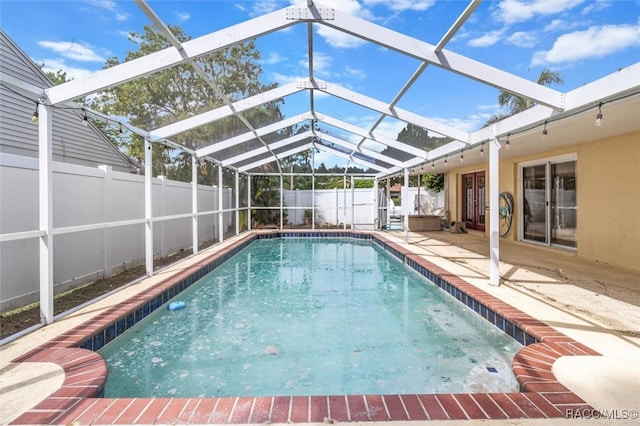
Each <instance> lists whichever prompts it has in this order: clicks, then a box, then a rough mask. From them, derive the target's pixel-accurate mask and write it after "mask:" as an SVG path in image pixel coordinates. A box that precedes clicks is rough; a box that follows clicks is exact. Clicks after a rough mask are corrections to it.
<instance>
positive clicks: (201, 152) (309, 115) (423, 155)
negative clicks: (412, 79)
mask: <svg viewBox="0 0 640 426" xmlns="http://www.w3.org/2000/svg"><path fill="white" fill-rule="evenodd" d="M314 119H315V120H316V121H319V122H323V123H326V124H328V125H330V126H333V127H337V128H340V129H342V130H345V131H347V132H350V133H353V134H356V135H359V136H362V137H366V138H367V139H369V140H372V141H374V142H378V143H380V144H383V145H386V146H389V147H392V148H395V149H398V150H401V151H403V152H407V153H409V154H411V155H413V156H416V157H419V158H420V159H427V158H428V156H427V152H426V151H424V150H422V149H419V148H416V147H414V146H411V145H408V144H406V143H403V142H398V141H397V140H395V139H392V138H390V137H388V136H384V135H380V134H376V133H371V132H367V130H365V129H363V128H361V127H357V126H354V125H352V124H349V123H346V122H344V121H342V120H338V119H336V118H333V117H331V116H328V115H326V114H322V113H313V112H311V111H308V112H305V113H302V114H298V115H295V116H293V117H291V118H287V119H284V120H281V121H279V122H276V123H273V124H269V125H267V126H265V127H261V128H259V129H256V133H257V134H259V135H266V134H269V133H272V132H275V131H277V130H280V129H283V128H286V127H290V126H295V125H296V124H299V123H302V122H304V121H307V120H314ZM322 134H323V135H326V133H322ZM254 138H255V134H254V133H253V132H247V133H243V134H241V135H238V136H235V137H232V138H229V139H227V140H225V141H222V142H218V143H216V144H213V145H209V146H207V147H204V148H200V149H198V150H196V152H195V153H196V155H197V156H199V157H204V156H207V155H211V154H214V153H216V152H219V151H222V150H224V149H227V148H231V147H233V146H236V145H239V144H241V143H243V142H247V141H250V140H252V139H254ZM274 143H280V142H274ZM274 143H271V144H270V145H274ZM340 145H341V146H345V147H347V148H349V149H353V148H354V147H355V145H354V144H353V143H350V142H346V141H345V142H342V143H341V144H340ZM359 151H360V152H362V153H363V154H365V155H369V156H371V157H374V158H378V159H380V160H382V161H384V162H386V163H389V164H393V165H398V166H404V163H402V162H399V161H398V160H395V159H393V158H391V157H388V156H384V155H382V154H377V153H375V154H373V151H369V150H366V149H361V150H359ZM250 152H254V153H255V155H258V154H262V153H264V152H265V151H264V148H263V147H261V148H257V149H256V150H252V151H250ZM367 152H369V153H367ZM241 155H242V156H243V159H247V158H250V157H251V156H250V155H249V153H244V154H241ZM238 161H239V160H237V159H236V158H235V157H234V158H233V159H227V160H225V161H223V162H222V163H223V164H224V165H230V164H234V163H236V162H238ZM419 161H420V160H419ZM379 167H380V166H378V167H377V168H376V169H377V170H380V168H379Z"/></svg>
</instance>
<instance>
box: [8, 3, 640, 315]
mask: <svg viewBox="0 0 640 426" xmlns="http://www.w3.org/2000/svg"><path fill="white" fill-rule="evenodd" d="M135 3H136V5H137V6H138V7H139V9H140V11H141V13H144V14H145V15H146V16H147V17H148V20H149V23H150V25H152V26H153V27H154V28H155V31H157V32H158V33H159V34H161V36H162V38H163V43H162V46H159V48H158V49H156V51H153V52H152V53H147V54H145V55H138V56H137V57H131V58H127V60H125V61H122V62H118V63H112V64H110V66H109V67H107V68H105V69H103V70H101V71H99V72H96V73H94V74H92V75H89V76H87V77H85V78H78V79H75V80H72V81H68V82H65V83H62V84H59V85H56V86H52V87H49V88H46V89H45V90H42V89H39V88H38V87H35V86H33V85H32V84H30V83H27V82H24V81H21V80H20V79H19V78H17V77H15V76H11V75H10V73H8V72H5V71H3V73H2V83H3V86H6V87H10V88H11V90H12V91H17V92H20V93H21V94H22V96H26V97H29V98H30V99H32V100H33V102H35V105H36V114H35V115H36V116H37V119H38V125H37V140H38V160H37V164H33V167H32V169H33V170H34V173H36V174H35V175H34V176H35V177H34V178H33V179H32V181H30V182H27V183H26V184H27V185H32V187H33V188H34V189H35V193H37V194H38V195H37V200H33V199H31V200H30V201H29V203H30V205H37V206H38V207H37V210H33V212H32V213H31V216H33V217H31V218H30V219H27V222H29V223H31V224H32V226H31V227H29V226H27V225H25V227H23V228H21V229H16V230H15V231H12V232H10V233H5V234H3V235H1V236H0V238H1V240H0V242H1V243H2V244H3V245H4V248H3V254H5V253H6V254H7V256H6V257H5V259H4V262H5V264H6V265H3V268H4V267H5V266H7V269H5V272H4V273H5V277H4V278H5V282H10V281H12V280H13V281H14V282H18V281H20V282H25V281H26V282H29V281H31V282H34V283H39V284H35V285H36V286H37V287H38V288H34V289H31V290H30V291H29V292H27V293H29V294H39V300H40V303H41V310H42V316H43V321H44V322H46V323H50V322H52V321H53V319H54V315H53V295H54V287H55V288H56V290H55V292H59V291H62V290H64V289H65V288H69V287H70V286H71V285H72V284H73V283H77V282H79V280H80V281H81V279H82V278H84V279H85V281H90V280H91V279H95V278H98V277H101V276H110V275H111V274H112V273H115V272H117V271H118V270H119V269H122V268H123V267H126V266H127V265H130V264H133V263H135V262H136V261H138V262H143V263H144V264H145V265H146V271H147V274H148V275H153V273H154V259H156V258H157V257H159V256H162V255H166V254H168V253H169V252H171V251H175V250H181V249H192V250H193V252H194V253H197V252H198V250H199V249H200V247H202V245H203V244H208V243H219V242H222V241H224V240H225V239H227V238H229V237H231V236H233V235H236V234H239V233H241V232H245V231H247V230H252V229H257V228H272V229H273V228H275V229H286V228H301V229H303V228H307V229H318V228H341V229H347V228H349V229H367V230H385V229H388V230H402V231H403V232H405V235H406V233H407V232H408V231H409V228H408V226H404V225H403V224H407V223H408V219H409V215H413V214H423V215H433V216H437V217H442V218H443V219H444V218H445V211H446V209H447V206H446V203H445V199H444V197H443V196H442V194H440V195H439V194H438V193H436V192H433V191H427V190H426V189H425V188H424V187H422V186H421V185H420V183H419V182H418V181H417V180H416V178H415V177H416V176H420V175H424V174H428V173H434V174H438V173H446V171H447V159H451V158H453V157H454V156H455V157H456V158H458V157H460V158H462V157H464V159H465V161H467V162H474V161H475V162H477V163H478V164H479V163H480V162H487V161H488V164H489V168H488V170H489V172H488V176H487V190H488V194H493V195H492V196H491V197H489V199H488V200H487V205H488V213H487V214H488V215H487V226H488V229H490V232H489V244H490V246H491V248H492V250H491V263H490V265H489V268H490V270H491V277H492V278H491V281H492V282H493V283H497V282H498V262H499V251H498V247H499V243H498V241H499V235H498V229H499V226H498V221H499V199H498V196H497V194H498V193H499V187H498V181H499V179H498V176H499V155H500V152H499V149H500V148H501V146H502V145H504V143H505V140H506V141H508V140H509V137H510V135H518V134H520V135H521V136H523V137H524V136H526V135H527V134H529V133H532V132H534V131H536V132H537V131H538V130H539V129H538V128H539V127H540V126H542V124H543V123H544V126H545V129H546V125H547V121H549V122H551V121H554V122H557V121H559V120H561V119H563V117H567V118H570V117H573V118H571V119H575V117H576V116H579V115H580V114H585V116H587V115H588V116H589V117H591V115H592V111H593V108H594V105H598V103H600V104H602V102H603V100H604V101H605V102H606V100H607V96H612V95H613V94H614V93H613V92H607V91H606V90H599V91H593V92H589V93H587V92H586V91H583V92H579V93H575V94H573V95H571V96H569V95H567V94H565V93H562V92H559V91H557V90H554V89H552V88H549V87H545V86H541V85H539V84H537V83H535V82H532V81H529V80H526V79H524V78H521V77H518V76H516V75H514V74H510V73H508V72H505V71H503V70H500V69H497V68H495V67H492V66H490V65H487V64H484V63H482V62H480V61H477V60H474V59H471V58H469V57H466V56H464V55H461V54H458V53H455V52H453V51H450V50H447V44H448V42H449V41H450V40H451V39H452V38H453V37H454V35H455V34H456V33H457V32H458V31H459V30H460V29H461V28H462V26H463V25H464V24H465V22H466V21H467V20H468V19H469V18H470V17H471V16H472V15H473V13H474V11H475V10H476V8H477V7H478V6H479V4H480V1H476V0H474V1H470V2H469V3H468V4H466V5H465V7H464V8H461V12H460V14H459V16H457V18H456V19H453V20H452V22H450V23H449V27H448V28H447V29H446V30H445V31H444V32H442V33H441V34H440V37H439V39H438V40H435V41H434V42H433V43H429V42H427V41H423V40H419V39H416V38H413V37H410V36H407V35H404V34H402V33H399V32H396V31H393V30H391V29H388V28H386V27H385V26H383V25H378V24H376V23H373V22H369V21H367V20H365V19H362V18H360V17H356V16H352V15H349V14H346V13H343V12H341V11H339V10H336V9H333V8H330V7H326V6H324V5H322V3H321V2H316V1H313V0H307V1H306V2H301V3H300V4H297V5H295V6H290V7H285V8H283V9H281V10H277V11H275V12H271V13H268V14H265V15H262V16H258V17H256V18H254V19H251V20H248V21H245V22H241V23H239V24H236V25H233V26H231V27H228V28H218V29H214V31H213V32H212V33H209V34H206V35H202V36H199V37H196V38H193V39H189V38H188V37H184V34H182V33H181V32H177V31H176V30H175V28H174V27H171V26H170V25H168V24H167V23H166V22H164V21H163V20H162V19H161V18H160V17H159V15H158V14H156V12H155V11H154V9H153V8H152V7H151V5H150V4H149V3H147V2H146V1H143V0H137V1H135ZM212 7H215V3H213V4H212ZM283 31H287V32H289V34H293V35H294V36H293V38H295V39H296V40H298V41H299V42H298V43H296V44H295V45H292V46H291V48H292V49H294V48H295V49H300V51H299V52H297V53H298V55H297V56H298V57H304V58H306V60H305V66H306V75H305V76H303V77H301V78H296V79H292V81H291V82H289V83H286V84H282V85H276V84H264V83H260V82H259V81H258V80H249V79H248V77H247V78H245V77H244V75H243V73H242V72H240V71H238V70H233V71H234V72H235V74H233V75H230V74H229V73H230V70H229V68H226V67H225V66H224V65H225V64H226V65H228V64H227V63H226V62H225V61H226V60H227V59H228V58H229V55H231V54H232V52H235V53H238V52H239V51H242V49H247V46H248V45H250V44H251V43H253V42H254V41H255V40H260V39H262V38H269V37H274V35H276V34H278V33H281V32H283ZM319 31H331V32H336V33H339V34H341V35H343V36H344V37H346V38H347V39H353V40H357V42H358V43H365V44H370V45H371V46H372V47H375V51H376V52H378V53H379V55H380V56H379V57H378V58H375V57H370V58H367V60H366V64H367V66H368V67H369V69H370V71H371V73H372V74H373V73H374V70H375V67H376V61H377V60H384V61H397V62H398V64H402V66H403V68H402V69H411V70H412V71H411V72H408V73H407V72H405V71H402V72H398V75H394V76H382V77H388V78H386V79H385V78H382V79H381V80H380V79H379V80H377V83H375V84H384V85H385V91H386V92H387V94H388V99H386V100H382V99H376V98H373V97H371V96H370V95H369V94H368V93H366V92H365V93H363V91H366V85H364V84H363V85H362V86H361V87H360V88H353V87H345V86H342V85H340V84H337V83H335V82H333V81H332V80H331V78H326V77H325V76H328V77H330V73H326V72H325V71H326V69H325V67H326V64H325V63H324V61H325V59H326V58H325V56H324V54H323V52H322V51H318V49H317V48H316V43H317V41H316V35H317V34H318V32H319ZM354 60H355V59H354ZM263 66H265V67H266V66H268V64H267V63H266V62H264V63H263ZM320 69H321V70H322V73H320V72H319V70H320ZM246 72H247V74H249V73H251V72H252V71H251V70H249V69H247V70H246ZM319 74H320V75H322V76H323V77H325V78H323V79H321V78H319ZM442 76H447V77H450V78H451V80H445V81H451V82H453V83H449V84H457V82H469V84H473V85H474V87H475V86H482V87H489V88H491V89H492V90H496V91H498V90H504V91H507V92H509V93H513V94H516V95H518V96H521V97H523V98H526V99H528V100H530V101H531V102H532V103H533V104H534V105H535V107H534V108H532V109H530V110H529V111H527V112H526V113H523V114H519V115H518V116H514V117H511V118H510V119H506V120H503V121H499V122H496V123H493V124H492V125H488V126H486V127H483V128H481V129H479V130H476V131H473V132H468V131H465V130H461V129H460V128H457V127H453V126H451V125H448V124H445V123H443V122H442V121H439V120H437V119H434V118H430V117H428V116H425V115H422V114H421V113H420V112H418V111H412V110H408V109H404V108H402V104H403V102H402V101H403V99H404V98H405V97H424V98H425V102H430V101H431V100H430V99H429V98H428V91H427V90H426V88H428V87H429V84H441V83H440V82H439V79H440V78H442ZM223 77H225V78H223ZM432 78H433V80H429V79H432ZM233 79H235V80H233ZM636 79H637V78H636ZM177 80H179V81H180V82H179V84H168V83H167V82H168V81H177ZM425 81H426V83H425ZM429 81H432V83H429ZM383 82H384V83H383ZM140 83H145V84H149V85H159V86H160V87H161V90H160V92H161V91H170V90H184V91H185V93H186V92H189V97H190V99H192V100H193V101H190V102H191V103H190V104H189V105H188V108H184V109H182V110H181V111H180V112H179V113H175V114H172V113H170V112H167V110H164V109H163V108H161V107H159V106H157V105H154V104H151V103H149V102H148V99H139V102H137V99H136V97H135V96H129V98H128V99H129V102H130V103H129V105H128V107H127V108H126V109H124V110H121V111H120V110H118V111H115V110H114V111H109V108H104V109H99V108H97V107H92V106H89V105H90V104H89V103H87V102H81V100H82V99H87V97H89V98H91V99H97V100H100V101H101V102H103V104H104V103H107V104H108V103H109V102H108V101H109V99H115V98H118V97H120V98H123V97H124V96H125V95H126V94H127V93H129V94H130V93H131V90H132V88H133V87H135V85H136V84H140ZM636 84H637V82H635V79H634V78H631V79H627V80H626V81H622V83H621V84H619V85H618V86H616V87H615V88H614V89H611V90H612V91H613V90H615V92H616V93H617V94H620V93H624V92H625V91H627V90H629V89H630V88H633V87H634V86H635V85H636ZM603 87H604V84H603ZM127 91H129V92H127ZM185 96H186V95H185ZM336 104H340V105H342V106H343V107H344V108H346V110H347V111H349V113H350V115H352V116H362V115H367V116H369V117H371V116H373V117H374V119H373V120H372V122H373V125H368V126H364V127H363V126H362V125H358V124H354V121H353V120H351V119H349V118H348V117H347V116H346V113H344V112H343V113H341V114H336V113H335V111H336V108H335V105H336ZM32 105H33V104H32ZM283 105H286V106H287V112H286V113H285V112H284V111H285V110H284V108H283ZM62 109H66V110H68V109H71V110H74V111H76V112H77V115H78V120H82V121H88V122H89V124H90V125H91V126H94V127H96V128H99V129H100V130H102V131H107V132H111V133H112V134H115V135H116V137H118V138H122V139H126V140H127V141H128V142H129V143H137V144H139V146H140V152H141V153H143V154H141V156H142V159H143V160H142V161H141V163H140V164H138V165H137V167H138V168H139V170H138V173H123V172H118V171H114V170H112V169H111V168H110V167H103V168H101V169H98V170H93V171H91V172H87V171H85V170H80V168H78V167H75V166H73V167H72V166H63V165H61V164H58V163H54V161H53V158H54V156H55V155H56V152H54V151H55V150H54V148H53V147H54V141H55V140H56V139H57V138H59V137H60V135H61V134H62V133H64V129H63V128H61V127H60V126H59V125H57V124H56V123H55V115H56V113H57V111H59V110H62ZM144 114H147V115H148V116H149V117H151V118H152V119H150V120H147V122H151V123H153V124H152V125H151V126H149V127H147V128H142V127H140V126H137V125H136V124H135V123H137V122H138V121H136V119H139V118H140V116H141V115H144ZM590 120H592V119H591V118H590ZM399 123H400V124H401V126H400V127H403V126H404V127H406V128H407V129H409V131H410V130H411V129H422V130H424V131H425V135H427V134H428V135H429V137H432V138H433V140H434V144H432V145H430V146H429V147H428V148H425V146H424V144H418V143H416V142H414V141H412V140H411V138H406V139H403V140H400V138H398V137H393V136H389V134H388V132H384V131H382V129H383V128H388V127H394V128H398V124H399ZM34 127H35V126H34ZM512 140H515V136H514V139H512ZM513 145H516V143H515V142H513ZM525 145H526V144H525V143H523V144H522V146H523V149H525ZM516 149H517V147H516ZM512 152H513V151H512ZM329 157H331V158H340V159H342V160H343V165H342V166H340V167H334V168H327V167H326V166H325V164H324V161H325V159H326V158H329ZM36 170H37V172H36ZM398 182H399V183H400V184H401V186H402V189H401V194H400V199H401V200H402V210H398V209H397V207H398V206H397V203H396V206H395V207H394V208H392V206H391V200H392V198H393V197H392V196H391V194H390V190H391V186H392V184H394V183H398ZM36 188H37V189H36ZM3 190H5V191H8V192H6V194H7V196H10V195H16V196H17V193H18V192H19V189H18V188H15V187H14V188H13V189H11V188H7V189H3ZM11 191H14V192H15V194H14V193H13V192H12V193H11V194H9V192H11ZM3 196H4V195H3ZM16 208H17V209H18V210H16V215H17V216H20V215H21V214H23V213H21V211H20V210H19V209H20V207H16ZM36 212H37V215H36ZM25 215H26V216H29V214H28V213H25ZM36 216H37V217H36ZM23 217H24V216H23ZM34 223H37V225H36V226H35V227H34V226H33V224H34ZM26 252H29V253H35V254H36V257H35V258H36V259H39V260H38V261H37V262H39V264H35V262H36V261H34V264H33V265H31V267H30V268H29V270H30V272H28V273H25V272H24V271H18V270H14V272H7V271H10V270H11V267H10V266H9V265H8V263H13V262H11V260H12V259H13V258H14V257H15V258H18V257H20V256H23V253H26ZM78 259H82V261H81V262H77V260H78ZM14 260H15V259H14ZM54 264H55V268H54ZM25 274H26V275H25ZM25 276H27V277H28V278H27V279H25ZM17 277H20V279H18V278H17ZM54 284H55V286H54ZM17 288H18V286H16V289H5V288H3V291H5V293H6V291H7V290H8V291H9V296H8V299H7V300H9V302H10V301H11V300H15V301H19V300H23V299H21V297H22V296H24V293H25V292H24V291H22V292H20V291H19V290H18V289H17ZM14 290H15V291H14ZM22 290H24V287H23V288H22ZM7 300H3V303H8V304H7V306H9V305H10V304H11V303H9V302H7ZM24 300H27V299H24Z"/></svg>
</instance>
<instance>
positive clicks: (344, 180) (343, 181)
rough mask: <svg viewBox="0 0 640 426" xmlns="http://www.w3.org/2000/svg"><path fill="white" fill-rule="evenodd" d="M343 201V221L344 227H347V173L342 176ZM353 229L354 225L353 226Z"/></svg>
mask: <svg viewBox="0 0 640 426" xmlns="http://www.w3.org/2000/svg"><path fill="white" fill-rule="evenodd" d="M342 201H343V203H344V211H343V213H342V216H343V217H344V221H343V223H342V227H343V228H344V229H347V175H344V176H343V177H342ZM352 229H353V226H352Z"/></svg>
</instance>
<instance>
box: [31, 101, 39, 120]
mask: <svg viewBox="0 0 640 426" xmlns="http://www.w3.org/2000/svg"><path fill="white" fill-rule="evenodd" d="M38 121H40V116H39V115H38V102H36V110H35V111H33V115H32V116H31V122H32V123H34V124H38Z"/></svg>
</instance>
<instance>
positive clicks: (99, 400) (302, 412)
mask: <svg viewBox="0 0 640 426" xmlns="http://www.w3.org/2000/svg"><path fill="white" fill-rule="evenodd" d="M288 237H293V238H297V237H321V238H325V237H340V238H347V239H352V240H353V239H355V240H370V241H372V242H374V243H375V244H377V245H379V246H380V247H381V248H384V250H385V251H386V252H388V253H389V254H391V255H393V256H394V257H396V258H398V259H399V260H400V261H402V262H403V263H406V265H407V266H409V267H410V268H412V269H413V270H415V271H417V272H418V273H419V274H420V275H422V276H425V277H427V278H428V279H429V280H431V281H432V282H434V283H435V284H436V285H437V286H438V287H439V288H441V289H442V290H443V291H444V292H446V293H448V294H450V295H451V297H452V298H454V299H457V300H458V301H460V302H461V303H463V304H464V305H466V306H467V307H469V308H470V309H471V310H473V311H475V312H476V313H477V314H478V315H479V316H480V317H482V318H483V319H484V320H486V321H487V323H488V324H490V325H489V326H490V327H496V328H498V329H500V330H501V331H503V332H504V333H506V334H508V335H509V336H511V337H513V338H514V339H515V340H517V341H518V342H520V343H522V344H524V345H526V346H525V347H523V348H522V350H520V351H519V352H518V354H516V356H515V357H514V358H513V362H512V369H513V372H514V374H515V375H516V378H517V380H518V383H519V385H520V390H519V391H518V392H480V393H476V392H470V393H442V394H373V395H365V394H359V395H321V396H293V397H283V396H277V395H270V396H265V397H246V396H240V397H219V398H218V397H205V398H176V397H172V398H105V397H104V395H103V389H104V384H105V381H106V377H107V375H108V372H107V366H106V363H105V361H104V359H103V358H102V357H101V356H100V355H99V354H98V353H96V352H95V351H99V350H100V349H101V348H103V347H104V345H105V344H106V343H109V342H110V341H112V340H113V339H115V338H117V337H118V336H119V335H121V334H123V333H125V332H126V331H127V330H128V329H130V328H131V327H134V326H135V324H136V323H138V322H140V321H143V320H144V319H145V318H146V317H148V316H149V314H150V313H152V312H153V311H154V310H155V309H159V308H161V307H162V306H163V303H166V302H167V301H169V300H170V299H171V298H173V297H174V296H175V295H176V294H179V293H180V292H182V291H183V290H185V289H187V288H189V287H190V286H191V285H192V284H193V283H194V282H195V281H197V280H198V279H199V278H202V277H203V276H204V275H206V274H207V273H208V272H210V271H211V270H213V269H215V268H216V267H218V266H220V265H221V264H223V263H224V262H225V261H226V260H229V259H230V258H231V257H232V256H233V255H235V254H237V253H238V252H240V251H241V250H242V249H243V248H244V247H246V246H247V245H248V244H250V243H251V242H253V241H255V240H257V239H270V238H288ZM395 241H400V239H399V238H396V237H393V236H389V235H387V234H384V233H378V232H362V231H347V230H345V231H315V232H303V233H301V232H298V231H252V232H248V233H245V234H242V235H240V236H238V237H237V238H234V239H232V240H229V241H226V242H225V243H223V244H220V245H219V246H216V247H214V248H213V249H212V250H207V251H206V252H203V253H201V254H200V255H199V256H198V257H197V258H195V259H193V261H191V262H182V263H181V264H180V265H178V266H177V267H176V268H172V270H171V271H167V272H166V273H163V274H156V279H150V280H149V281H151V282H150V283H149V284H150V285H148V286H145V287H143V288H142V289H140V290H139V291H137V292H136V293H135V294H134V295H132V296H129V297H128V298H126V299H124V300H123V301H121V302H119V303H116V304H114V305H113V306H112V307H111V308H109V309H107V310H105V311H103V312H100V313H98V314H97V315H95V316H93V317H92V318H91V319H90V320H88V321H86V322H83V323H82V324H80V325H78V326H76V327H73V328H70V329H65V331H64V332H62V333H61V334H60V335H58V336H57V337H55V338H53V339H51V340H49V341H47V342H44V343H43V344H41V345H39V346H38V347H36V348H34V349H33V350H30V351H28V352H26V353H24V354H22V355H21V356H19V357H17V358H15V359H14V360H13V362H18V363H20V362H50V363H55V364H56V365H58V366H59V367H60V368H61V369H62V370H63V371H64V372H65V379H64V383H63V384H62V386H61V387H60V388H59V389H58V390H57V391H55V392H54V393H52V394H51V395H50V396H49V397H47V398H46V399H45V400H43V401H42V402H40V403H38V404H37V405H35V406H34V407H33V408H31V409H30V410H27V411H26V412H24V413H23V414H21V415H20V416H19V417H18V418H17V419H15V420H14V421H13V423H15V424H125V423H127V424H133V423H137V424H212V423H219V424H238V423H250V424H264V423H267V422H269V423H322V422H325V423H326V422H327V420H328V419H330V420H331V421H340V422H348V421H353V422H361V421H367V420H374V421H395V420H397V421H407V420H416V421H424V420H466V419H522V418H530V419H543V418H545V419H550V418H564V417H565V415H566V410H567V409H572V410H592V409H593V408H592V407H590V406H589V404H587V403H585V402H584V400H582V399H581V398H580V397H579V396H578V395H576V394H574V393H573V392H572V391H570V390H569V389H567V388H566V387H564V386H563V385H562V383H560V382H558V380H557V379H556V377H555V375H554V374H553V371H552V366H553V363H554V361H555V360H557V359H558V358H560V357H562V356H585V355H586V356H598V355H600V354H598V352H597V351H594V350H593V349H591V348H589V347H587V346H585V345H584V344H582V343H580V342H577V341H575V340H573V339H572V338H570V337H568V336H567V335H565V334H563V333H561V332H559V331H557V330H555V329H553V328H552V327H549V326H548V325H546V324H545V323H543V322H542V321H541V320H539V319H536V318H534V317H532V316H530V315H528V314H526V313H524V312H522V311H520V310H518V309H517V308H514V307H513V306H510V305H509V304H508V303H505V302H504V301H502V300H500V299H499V298H497V297H494V296H492V295H489V294H487V293H486V292H485V291H483V290H482V289H480V288H478V287H476V286H474V285H472V284H470V283H468V282H466V281H465V280H464V279H463V278H462V277H460V276H458V275H456V274H454V273H451V271H448V270H447V269H444V268H442V267H440V266H438V265H437V264H435V263H433V262H431V261H429V260H428V257H427V256H424V255H421V254H420V251H419V250H418V251H416V250H415V249H414V248H413V246H411V245H402V244H400V243H397V242H395ZM158 277H160V279H159V280H158V279H157V278H158ZM574 412H575V411H574Z"/></svg>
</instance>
